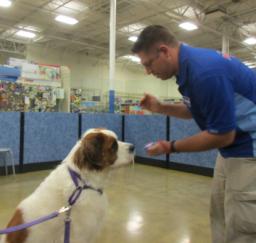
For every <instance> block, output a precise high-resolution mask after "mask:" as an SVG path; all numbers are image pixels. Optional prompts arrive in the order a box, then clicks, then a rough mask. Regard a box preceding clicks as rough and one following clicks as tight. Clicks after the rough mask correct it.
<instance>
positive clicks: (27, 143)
mask: <svg viewBox="0 0 256 243" xmlns="http://www.w3.org/2000/svg"><path fill="white" fill-rule="evenodd" d="M24 122H25V127H24V164H27V163H38V162H51V161H59V160H63V159H64V158H65V156H66V155H67V154H68V153H69V151H70V150H71V148H72V147H73V146H74V144H75V143H76V141H77V139H78V114H74V113H53V112H49V113H48V112H44V113H37V112H34V113H33V112H31V113H25V118H24Z"/></svg>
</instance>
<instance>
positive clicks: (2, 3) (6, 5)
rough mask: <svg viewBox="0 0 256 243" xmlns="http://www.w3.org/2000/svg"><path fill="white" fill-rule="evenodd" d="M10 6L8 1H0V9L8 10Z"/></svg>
mask: <svg viewBox="0 0 256 243" xmlns="http://www.w3.org/2000/svg"><path fill="white" fill-rule="evenodd" d="M11 5H12V1H10V0H0V7H4V8H9V7H10V6H11Z"/></svg>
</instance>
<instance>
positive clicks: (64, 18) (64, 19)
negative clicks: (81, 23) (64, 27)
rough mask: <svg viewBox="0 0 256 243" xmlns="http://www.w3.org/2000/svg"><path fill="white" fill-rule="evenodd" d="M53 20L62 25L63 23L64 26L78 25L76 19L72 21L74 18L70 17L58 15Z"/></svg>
mask: <svg viewBox="0 0 256 243" xmlns="http://www.w3.org/2000/svg"><path fill="white" fill-rule="evenodd" d="M55 20H56V21H59V22H62V23H65V24H69V25H74V24H77V23H78V20H77V19H74V18H71V17H68V16H64V15H58V16H57V17H56V18H55Z"/></svg>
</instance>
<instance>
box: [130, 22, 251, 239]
mask: <svg viewBox="0 0 256 243" xmlns="http://www.w3.org/2000/svg"><path fill="white" fill-rule="evenodd" d="M132 52H133V53H135V54H137V55H138V56H139V57H140V59H141V63H142V65H143V66H144V67H145V69H146V71H147V73H148V74H153V75H154V76H156V77H157V78H160V79H162V80H166V79H169V78H171V77H173V76H174V75H175V76H176V79H177V84H178V86H179V91H180V93H181V94H182V95H183V100H184V104H172V105H171V104H163V103H161V102H160V101H158V100H157V99H156V98H155V97H154V96H152V95H149V94H145V96H144V97H143V99H142V100H141V106H142V107H143V108H145V109H148V110H150V111H152V112H158V113H162V114H166V115H170V116H175V117H179V118H184V119H189V118H194V119H195V121H196V123H197V124H198V125H199V127H200V129H201V130H202V131H201V132H200V133H198V134H196V135H194V136H191V137H187V138H184V139H181V140H178V141H171V142H168V141H161V142H158V143H156V144H154V145H153V146H151V147H150V148H149V149H148V153H149V154H150V155H159V154H162V153H174V152H194V151H204V150H209V149H213V148H217V149H219V152H220V153H219V155H218V157H217V160H216V166H215V170H214V179H213V187H212V197H211V210H210V216H211V227H212V242H213V243H224V242H225V243H252V242H256V105H255V104H256V75H255V74H254V72H253V71H252V70H250V69H249V68H247V67H246V66H245V65H244V64H242V63H241V62H240V61H239V60H238V59H236V58H234V57H230V56H227V55H222V54H221V53H220V52H218V51H215V50H210V49H202V48H193V47H190V46H188V45H185V44H182V43H180V42H178V41H177V40H176V38H175V37H174V36H173V35H172V34H171V33H170V32H169V31H168V30H167V29H166V28H165V27H163V26H158V25H153V26H148V27H146V28H145V29H144V30H143V31H142V32H141V34H140V35H139V37H138V40H137V41H136V43H135V44H134V46H133V48H132Z"/></svg>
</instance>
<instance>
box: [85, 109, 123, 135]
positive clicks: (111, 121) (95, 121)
mask: <svg viewBox="0 0 256 243" xmlns="http://www.w3.org/2000/svg"><path fill="white" fill-rule="evenodd" d="M81 127H82V131H81V132H82V134H83V133H84V132H85V131H86V130H88V129H89V128H99V127H102V128H107V129H109V130H112V131H114V132H115V133H116V135H117V136H118V139H119V140H121V138H122V116H121V115H118V114H110V113H97V114H82V126H81Z"/></svg>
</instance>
